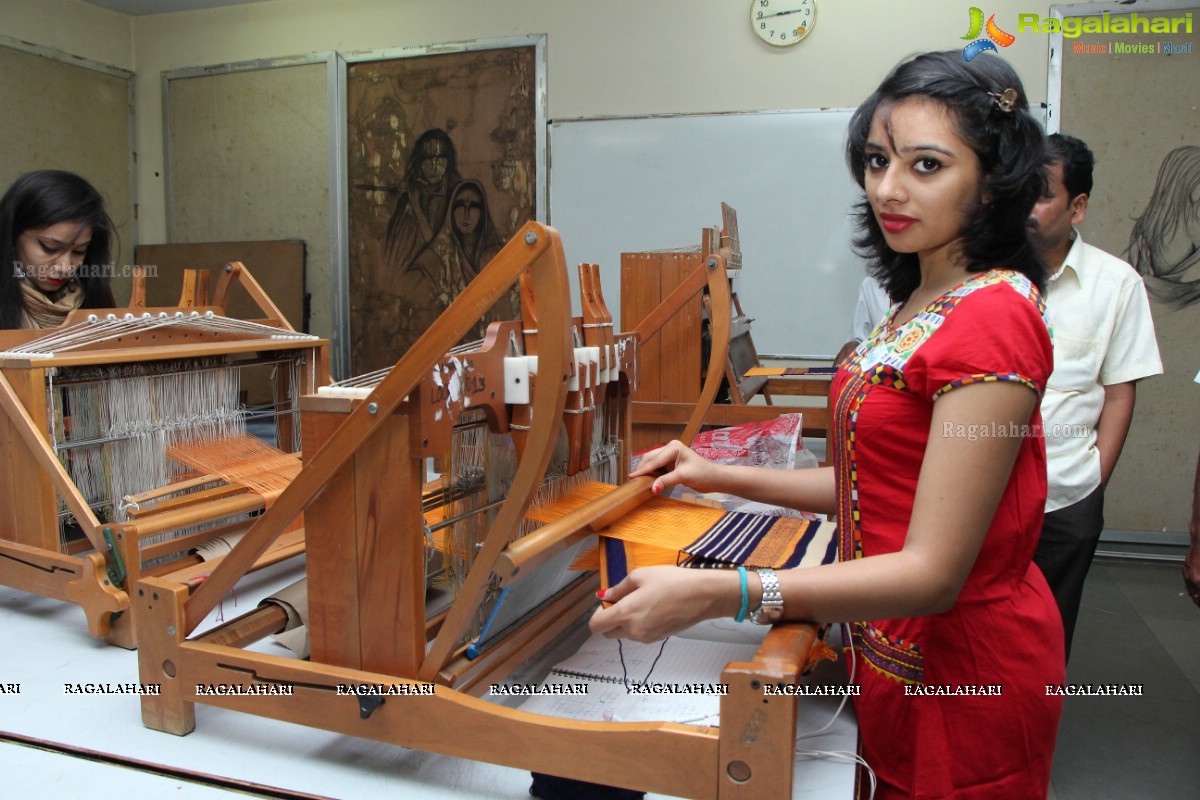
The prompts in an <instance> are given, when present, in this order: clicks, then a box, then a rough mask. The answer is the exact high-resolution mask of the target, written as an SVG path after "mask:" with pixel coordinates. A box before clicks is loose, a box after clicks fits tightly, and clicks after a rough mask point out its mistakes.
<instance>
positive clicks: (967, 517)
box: [591, 51, 1064, 798]
mask: <svg viewBox="0 0 1200 800" xmlns="http://www.w3.org/2000/svg"><path fill="white" fill-rule="evenodd" d="M1042 148H1043V137H1042V133H1041V130H1040V128H1039V127H1038V126H1037V124H1036V123H1035V121H1034V120H1033V119H1032V117H1031V116H1030V115H1029V113H1028V104H1027V101H1026V97H1025V93H1024V89H1023V88H1022V86H1021V82H1020V80H1019V79H1018V78H1017V76H1016V74H1015V72H1014V71H1013V70H1012V68H1011V67H1009V66H1008V65H1007V64H1006V63H1005V62H1004V61H1003V60H1001V59H999V58H995V57H990V56H985V57H981V58H976V59H974V60H973V61H971V62H969V63H968V62H965V61H964V60H963V58H962V55H961V53H959V52H957V51H956V52H950V53H929V54H924V55H921V56H917V57H915V58H913V59H910V60H908V61H905V62H904V63H902V64H900V65H899V66H898V67H896V68H895V70H893V72H892V73H891V74H890V75H889V76H888V77H887V78H886V79H885V80H884V82H883V83H882V84H881V85H880V87H879V88H878V89H877V90H876V91H875V93H874V94H873V95H872V96H871V97H870V98H868V99H867V101H866V102H864V103H863V105H862V106H860V107H859V109H858V111H857V112H856V114H855V116H854V118H853V120H852V121H851V124H850V135H849V143H848V145H847V157H848V161H849V164H850V168H851V170H852V172H853V173H854V176H855V178H856V179H857V180H858V182H859V184H860V185H861V186H862V187H863V189H864V192H865V199H864V201H863V202H862V203H861V205H860V207H859V209H858V222H859V231H860V236H859V239H858V240H857V242H856V244H857V245H858V247H859V249H860V251H861V252H862V253H863V254H864V255H866V256H867V257H868V258H869V259H870V260H871V262H872V274H874V275H875V277H876V278H878V279H879V280H880V281H881V283H882V284H883V285H884V286H885V287H886V288H887V290H888V293H889V295H890V296H891V298H892V300H893V301H894V305H893V306H892V308H891V310H890V311H889V312H888V314H887V316H886V317H885V318H884V320H882V321H881V322H880V324H879V326H878V327H877V328H876V330H875V332H874V333H873V334H872V335H871V336H870V337H868V338H867V339H866V340H865V341H863V342H862V343H861V344H860V345H859V346H858V348H857V350H855V352H854V354H853V355H852V356H851V357H850V358H849V359H848V360H847V362H846V363H845V364H843V365H842V367H841V369H840V370H839V372H838V375H837V377H836V379H835V381H834V396H835V397H836V398H837V400H836V406H835V415H834V416H835V421H834V436H833V442H834V446H835V452H834V457H833V464H834V465H833V466H832V467H829V468H825V469H820V470H799V471H795V472H777V471H771V470H756V469H754V468H751V467H727V466H719V465H714V464H710V463H708V462H705V461H703V460H702V459H700V458H699V457H698V456H696V455H695V454H694V453H692V451H690V450H688V449H687V448H686V447H684V446H683V445H681V444H680V443H678V442H673V443H671V444H670V445H667V446H666V447H663V448H661V449H660V450H658V451H655V453H653V454H651V455H648V456H646V457H644V458H643V459H642V461H641V464H640V466H639V468H638V470H637V471H636V472H635V473H634V474H635V475H642V474H653V473H655V472H661V473H662V474H660V475H659V477H657V478H656V480H655V483H654V490H655V491H656V492H659V491H662V490H663V489H665V488H668V487H670V486H674V485H675V484H679V483H684V484H687V485H688V486H690V487H692V488H694V489H698V490H701V491H724V492H729V493H731V494H736V495H739V496H744V497H751V498H753V499H756V500H760V501H764V502H770V503H775V504H780V505H787V506H792V507H797V508H804V509H809V510H814V511H823V512H836V513H837V515H838V520H839V544H840V558H839V561H838V563H836V564H830V565H827V566H822V567H818V568H815V569H804V570H791V571H786V572H780V573H779V574H778V575H775V574H773V573H770V571H760V574H759V575H758V577H757V579H756V578H755V576H754V575H753V573H751V576H750V578H749V580H748V586H747V588H746V590H745V591H746V593H748V595H749V601H748V602H749V607H750V608H755V607H756V606H759V605H760V604H762V607H761V608H760V610H759V612H758V617H760V618H765V620H766V621H770V620H772V619H776V618H779V617H781V616H782V617H786V618H789V619H807V620H818V621H822V622H845V623H848V625H847V627H848V630H849V636H850V641H851V642H852V644H853V648H854V655H855V659H854V661H855V663H856V672H855V675H854V682H855V683H858V684H860V685H861V687H862V690H861V696H859V697H857V698H856V699H855V709H856V712H857V714H858V720H859V727H860V731H861V741H862V756H863V758H864V759H865V761H866V762H867V764H868V765H869V766H870V768H871V769H872V770H873V771H874V773H875V775H876V777H877V778H878V781H879V789H878V791H877V793H876V795H875V796H876V797H877V798H898V797H911V798H926V797H928V798H933V797H940V798H943V797H955V798H974V797H980V798H982V797H1002V798H1034V797H1045V795H1046V791H1047V787H1048V785H1049V781H1050V762H1051V757H1052V755H1053V752H1054V741H1055V735H1056V732H1057V727H1058V717H1059V713H1060V711H1061V701H1060V699H1059V698H1057V697H1054V696H1047V690H1046V686H1047V685H1049V684H1058V683H1061V682H1062V681H1063V679H1064V668H1063V664H1064V661H1063V633H1062V622H1061V620H1060V618H1059V615H1058V611H1057V607H1056V606H1055V604H1054V599H1053V597H1052V596H1051V594H1050V592H1049V589H1048V588H1047V586H1046V582H1045V580H1044V578H1043V577H1042V575H1041V573H1040V572H1039V571H1038V569H1037V567H1036V566H1034V565H1033V563H1032V557H1033V551H1034V548H1035V546H1036V543H1037V537H1038V534H1039V531H1040V530H1041V518H1042V509H1043V506H1044V502H1045V496H1046V461H1045V449H1044V445H1043V440H1042V432H1041V418H1040V416H1039V414H1038V403H1039V398H1040V396H1041V392H1042V390H1043V388H1044V387H1045V383H1046V378H1047V377H1048V376H1049V374H1050V371H1051V366H1052V356H1051V347H1050V336H1049V333H1048V331H1047V329H1046V325H1045V323H1044V320H1043V317H1042V301H1041V291H1040V289H1041V287H1042V285H1043V283H1044V274H1045V273H1044V265H1043V264H1042V262H1041V260H1040V259H1039V258H1038V256H1037V255H1036V253H1035V252H1034V250H1033V248H1032V247H1031V246H1030V244H1029V242H1028V240H1027V238H1026V234H1025V227H1024V226H1025V220H1026V218H1027V217H1028V214H1029V211H1030V210H1031V209H1032V207H1033V204H1034V202H1035V201H1036V200H1037V198H1038V196H1039V195H1040V194H1041V191H1042V186H1043V185H1044V173H1043V171H1042V167H1041V164H1042V152H1043V150H1042ZM776 582H777V583H778V589H779V591H778V593H776V592H775V591H774V589H775V584H776ZM764 587H765V588H766V589H767V591H766V592H764ZM742 594H743V590H742V588H741V583H740V576H739V575H738V574H737V573H736V572H733V571H721V570H686V569H681V568H677V567H660V568H650V569H644V570H637V571H635V572H633V573H631V574H630V575H629V576H628V577H627V578H626V579H625V580H624V581H622V582H621V583H619V584H617V585H616V586H614V587H612V588H611V589H609V590H608V592H607V593H606V594H605V595H604V599H605V600H606V601H610V602H612V605H611V606H610V607H609V608H606V609H602V610H600V611H597V612H596V614H595V615H594V616H593V618H592V623H591V625H592V628H593V630H596V631H599V632H603V633H605V634H606V635H609V636H619V637H628V638H633V639H637V640H641V641H652V640H655V639H659V638H662V637H663V636H665V635H667V634H670V633H673V632H674V631H676V630H678V629H680V628H682V627H685V626H687V625H689V624H692V623H694V622H696V621H699V620H701V619H705V618H711V617H718V616H734V615H736V614H739V613H741V614H744V612H743V611H742V609H741V606H742V604H743V597H742ZM764 594H766V597H765V598H764ZM764 599H765V601H766V602H765V603H764ZM780 601H781V602H780ZM760 621H761V620H760ZM964 692H965V694H964Z"/></svg>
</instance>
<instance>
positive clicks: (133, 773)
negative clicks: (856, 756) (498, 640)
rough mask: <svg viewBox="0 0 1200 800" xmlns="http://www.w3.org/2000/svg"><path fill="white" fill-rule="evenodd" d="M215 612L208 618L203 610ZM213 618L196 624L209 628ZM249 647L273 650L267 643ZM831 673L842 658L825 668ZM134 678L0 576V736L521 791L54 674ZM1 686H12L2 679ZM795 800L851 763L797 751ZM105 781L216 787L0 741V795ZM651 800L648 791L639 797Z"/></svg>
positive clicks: (843, 781) (842, 774)
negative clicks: (181, 732)
mask: <svg viewBox="0 0 1200 800" xmlns="http://www.w3.org/2000/svg"><path fill="white" fill-rule="evenodd" d="M301 575H302V568H301V567H300V566H297V565H291V566H285V567H282V568H281V567H275V568H273V570H272V571H268V572H266V573H260V574H259V575H255V576H250V577H249V578H247V579H246V580H244V581H243V582H242V583H241V584H239V586H238V598H237V605H236V608H235V607H233V601H232V599H227V600H226V601H225V603H224V604H223V606H224V609H223V610H224V613H225V615H226V616H228V617H233V616H236V615H238V614H241V613H244V612H245V611H247V610H249V609H251V608H253V607H254V605H255V604H256V603H257V601H258V599H259V598H261V597H264V596H266V595H267V594H269V593H270V592H271V591H274V590H275V589H277V588H278V587H280V586H282V585H285V584H286V583H289V582H291V581H292V580H295V579H296V578H298V577H300V576H301ZM215 613H216V612H214V616H215ZM213 621H214V620H213V617H210V620H209V621H206V623H205V625H204V626H202V627H208V626H209V624H211V623H212V622H213ZM256 648H257V649H268V650H270V649H271V648H275V649H274V650H270V651H271V652H276V653H279V654H283V653H285V652H286V651H283V650H282V649H281V648H279V647H278V646H277V645H274V644H271V643H266V642H264V643H260V644H259V645H257V646H256ZM829 666H831V667H832V669H833V671H832V672H830V673H829V674H830V675H841V674H842V673H841V670H842V667H841V665H840V664H839V665H829ZM137 681H138V673H137V654H136V653H134V652H131V651H128V650H123V649H121V648H118V647H112V646H110V645H108V644H106V643H105V642H103V641H102V640H94V639H92V638H90V637H89V636H88V634H87V628H86V626H85V624H84V617H83V613H82V611H81V610H80V609H79V608H77V607H76V606H73V605H68V604H65V603H60V602H57V601H55V600H50V599H47V598H44V597H39V596H37V595H31V594H27V593H24V592H20V591H17V590H14V589H11V588H9V587H5V586H0V684H5V685H11V684H19V693H13V692H11V691H9V692H5V693H0V732H4V733H9V734H13V735H15V736H16V737H20V738H28V739H35V740H41V741H45V742H49V743H54V744H55V745H60V746H65V747H68V748H82V749H86V750H91V751H97V752H100V753H106V754H113V755H114V756H117V757H120V758H125V759H130V760H133V761H137V762H145V763H149V764H157V765H164V766H166V767H169V768H175V769H180V770H187V771H192V772H196V773H202V774H206V775H214V776H222V777H225V778H229V779H232V780H235V781H242V782H247V783H250V784H259V785H262V786H266V787H278V788H281V789H285V790H290V791H295V792H301V793H305V794H309V795H316V796H319V797H330V798H347V799H348V798H354V799H355V800H357V799H358V798H373V797H385V796H387V797H403V798H461V797H477V798H513V799H514V800H516V798H527V797H528V796H529V794H528V789H529V783H530V778H529V774H528V773H527V772H525V771H523V770H517V769H511V768H508V767H501V766H496V765H492V764H487V763H484V762H475V761H469V760H464V759H459V758H452V757H449V756H442V755H439V754H435V753H425V752H421V751H417V750H408V749H405V748H402V747H397V746H394V745H390V744H382V743H379V742H374V741H370V740H366V739H358V738H354V737H349V736H342V735H340V734H336V733H330V732H327V731H323V730H318V729H313V728H307V727H304V726H300V725H295V724H292V723H287V722H280V721H277V720H272V719H267V718H264V717H255V716H251V715H247V714H241V713H237V712H234V711H228V710H225V709H220V708H214V707H210V706H204V705H197V706H196V730H195V731H194V732H193V733H191V734H189V735H187V736H182V737H177V736H172V735H170V734H166V733H161V732H158V731H153V730H149V729H147V728H145V727H143V726H142V722H141V718H140V704H139V703H138V699H137V697H136V696H130V695H111V694H96V695H69V694H66V693H65V691H64V684H67V683H72V684H75V683H83V682H92V683H109V684H118V683H131V682H137ZM10 688H11V687H10ZM837 705H838V703H837V698H826V697H810V698H803V699H802V702H801V706H800V707H801V713H800V723H799V729H800V730H801V731H809V730H815V729H818V728H821V727H822V726H824V725H825V724H826V722H828V721H829V719H830V718H831V717H832V716H833V714H834V711H835V710H836V708H837ZM856 732H857V727H856V724H855V721H854V715H853V709H852V704H851V703H847V704H846V707H845V709H844V710H843V711H842V713H841V715H840V716H839V717H838V719H837V721H836V722H835V723H834V725H833V726H832V727H831V729H830V731H829V732H828V733H825V734H823V735H821V736H819V737H814V738H809V739H805V740H803V743H802V746H803V747H804V748H806V749H811V750H838V751H853V750H854V748H855V739H856ZM795 772H796V781H795V786H794V790H793V794H792V796H793V797H794V798H818V797H820V798H839V797H841V798H849V797H850V796H851V795H852V792H853V781H854V770H853V767H852V766H850V765H849V764H846V763H839V762H836V761H831V760H827V759H816V760H813V759H807V758H800V759H798V763H797V768H796V771H795ZM108 789H116V790H119V791H121V792H122V793H123V795H124V796H129V794H128V792H130V791H132V796H136V797H143V798H158V797H172V798H185V799H186V800H191V798H213V797H217V796H229V795H228V793H227V792H226V790H224V789H220V788H214V787H208V786H202V785H197V784H196V783H192V782H189V781H187V780H183V779H180V778H178V777H174V776H169V775H167V776H164V775H157V774H153V773H150V772H141V771H137V770H135V769H130V768H128V767H124V766H114V765H111V764H106V763H103V762H97V761H94V760H87V759H83V758H77V757H72V756H70V755H64V754H61V753H56V752H50V751H45V750H38V749H34V748H31V747H28V746H22V745H20V744H14V743H12V742H9V741H3V740H0V796H3V797H13V798H18V797H19V798H23V799H24V800H40V799H41V798H47V800H50V799H53V800H63V799H64V798H69V797H75V796H82V794H83V793H84V792H85V791H86V792H87V793H88V794H96V793H102V792H104V791H106V790H108ZM649 797H654V795H649Z"/></svg>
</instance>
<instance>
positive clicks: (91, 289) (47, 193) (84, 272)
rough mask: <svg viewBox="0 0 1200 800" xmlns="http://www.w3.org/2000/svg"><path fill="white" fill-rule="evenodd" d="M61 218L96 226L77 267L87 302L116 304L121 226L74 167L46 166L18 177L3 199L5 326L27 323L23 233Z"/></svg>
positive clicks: (0, 300) (0, 324)
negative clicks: (114, 275)
mask: <svg viewBox="0 0 1200 800" xmlns="http://www.w3.org/2000/svg"><path fill="white" fill-rule="evenodd" d="M59 222H82V223H86V224H87V225H90V226H91V228H92V240H91V242H90V243H89V244H88V248H87V253H86V254H85V255H84V258H83V265H82V266H84V267H87V269H80V270H79V272H78V273H77V278H78V280H79V285H80V286H81V287H82V288H83V305H82V307H83V308H112V307H113V306H114V305H116V301H115V300H114V299H113V293H112V288H111V287H110V286H109V280H110V275H111V266H112V247H113V244H114V243H115V241H116V226H114V225H113V221H112V218H111V217H109V215H108V212H107V211H106V210H105V208H104V198H103V197H102V196H101V194H100V192H98V191H96V188H95V187H94V186H92V185H91V184H90V183H88V182H87V181H86V180H85V179H83V178H81V177H80V176H79V175H76V174H75V173H74V172H66V171H64V170H57V169H42V170H36V171H34V172H27V173H25V174H24V175H22V176H21V177H19V178H17V180H16V181H14V182H13V184H12V186H10V187H9V188H8V191H7V192H5V193H4V197H3V198H2V199H0V330H6V329H12V328H19V327H21V311H22V309H23V308H24V302H25V301H24V300H23V299H22V295H21V289H20V285H19V283H18V282H19V281H20V280H21V279H20V278H19V277H18V276H17V275H18V271H17V264H18V263H19V261H20V259H19V258H18V257H17V238H18V237H20V235H21V234H22V233H24V232H25V231H28V230H37V229H39V228H45V227H47V226H49V225H55V224H57V223H59Z"/></svg>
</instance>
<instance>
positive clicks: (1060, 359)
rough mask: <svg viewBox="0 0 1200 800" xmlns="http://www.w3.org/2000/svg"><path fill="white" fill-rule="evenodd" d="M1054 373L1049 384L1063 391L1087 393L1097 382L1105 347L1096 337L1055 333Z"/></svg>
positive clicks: (1052, 387)
mask: <svg viewBox="0 0 1200 800" xmlns="http://www.w3.org/2000/svg"><path fill="white" fill-rule="evenodd" d="M1053 341H1054V372H1052V373H1051V374H1050V380H1049V381H1047V385H1048V386H1049V387H1050V388H1051V389H1056V390H1058V391H1060V392H1086V391H1087V390H1088V389H1090V388H1092V387H1093V386H1095V385H1096V380H1097V378H1098V377H1099V376H1100V366H1101V364H1102V363H1103V361H1104V348H1103V347H1102V346H1101V344H1100V342H1099V341H1097V340H1094V339H1078V338H1075V337H1074V336H1067V335H1065V334H1062V333H1059V332H1058V331H1055V332H1054V339H1053Z"/></svg>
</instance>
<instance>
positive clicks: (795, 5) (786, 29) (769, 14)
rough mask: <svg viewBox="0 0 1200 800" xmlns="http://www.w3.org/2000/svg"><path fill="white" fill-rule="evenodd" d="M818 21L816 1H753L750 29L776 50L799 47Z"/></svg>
mask: <svg viewBox="0 0 1200 800" xmlns="http://www.w3.org/2000/svg"><path fill="white" fill-rule="evenodd" d="M816 22H817V3H816V0H751V3H750V27H751V29H752V30H753V31H754V33H755V35H756V36H758V38H760V39H762V40H763V41H764V42H766V43H767V44H769V45H773V46H774V47H790V46H791V45H794V44H799V43H800V42H802V41H803V40H804V37H806V36H808V35H809V34H810V33H812V29H813V26H814V25H815V24H816Z"/></svg>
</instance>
